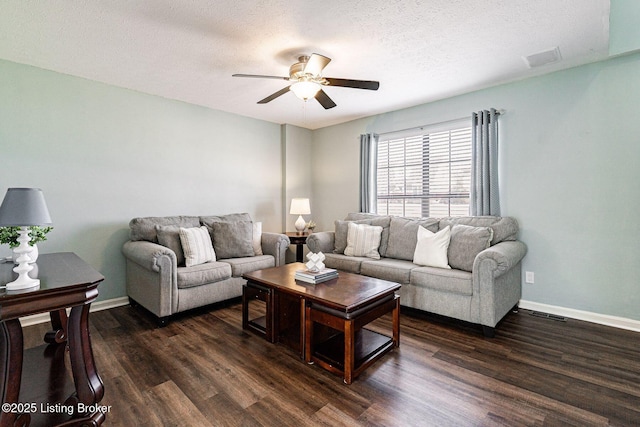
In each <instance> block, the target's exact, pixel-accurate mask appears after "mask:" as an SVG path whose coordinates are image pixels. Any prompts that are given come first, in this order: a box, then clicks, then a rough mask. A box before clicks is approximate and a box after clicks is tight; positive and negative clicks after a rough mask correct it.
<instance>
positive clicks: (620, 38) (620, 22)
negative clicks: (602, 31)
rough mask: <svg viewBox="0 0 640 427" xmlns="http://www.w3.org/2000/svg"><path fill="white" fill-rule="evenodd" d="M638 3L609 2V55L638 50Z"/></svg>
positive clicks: (639, 36)
mask: <svg viewBox="0 0 640 427" xmlns="http://www.w3.org/2000/svg"><path fill="white" fill-rule="evenodd" d="M639 23H640V1H638V0H611V9H610V12H609V55H619V54H624V53H628V52H631V51H634V50H639V49H640V24H639Z"/></svg>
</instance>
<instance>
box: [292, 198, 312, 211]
mask: <svg viewBox="0 0 640 427" xmlns="http://www.w3.org/2000/svg"><path fill="white" fill-rule="evenodd" d="M289 213H290V214H291V215H309V214H310V213H311V207H310V205H309V199H291V210H289Z"/></svg>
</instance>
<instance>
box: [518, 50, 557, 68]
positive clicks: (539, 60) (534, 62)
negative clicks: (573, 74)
mask: <svg viewBox="0 0 640 427" xmlns="http://www.w3.org/2000/svg"><path fill="white" fill-rule="evenodd" d="M522 59H524V62H525V63H526V64H527V67H529V68H535V67H541V66H543V65H547V64H551V63H553V62H558V61H560V60H561V59H562V56H560V48H559V47H557V46H556V47H554V48H553V49H549V50H545V51H543V52H538V53H534V54H533V55H529V56H525V57H523V58H522Z"/></svg>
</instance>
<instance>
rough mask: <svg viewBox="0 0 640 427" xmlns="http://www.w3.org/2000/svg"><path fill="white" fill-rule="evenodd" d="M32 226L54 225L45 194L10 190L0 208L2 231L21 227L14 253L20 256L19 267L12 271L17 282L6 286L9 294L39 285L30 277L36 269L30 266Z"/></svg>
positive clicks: (17, 260) (29, 189) (25, 190)
mask: <svg viewBox="0 0 640 427" xmlns="http://www.w3.org/2000/svg"><path fill="white" fill-rule="evenodd" d="M32 225H51V217H50V216H49V210H48V209H47V204H46V203H45V201H44V194H43V193H42V190H40V189H39V188H9V189H8V190H7V194H5V196H4V200H3V201H2V205H0V227H20V231H18V234H19V237H18V242H20V245H19V246H18V247H16V248H14V249H13V252H14V253H15V254H16V255H18V258H17V259H16V262H17V263H18V266H17V267H15V268H14V269H13V271H15V272H16V273H18V278H17V279H16V280H14V281H13V282H11V283H7V290H8V291H12V290H18V289H28V288H33V287H36V286H39V285H40V280H39V279H33V278H31V277H29V272H30V271H31V270H32V269H33V266H31V265H30V264H29V256H28V255H27V254H28V253H29V252H31V247H30V246H29V241H30V240H31V237H30V236H29V229H28V228H27V227H29V226H32Z"/></svg>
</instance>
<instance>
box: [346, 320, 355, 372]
mask: <svg viewBox="0 0 640 427" xmlns="http://www.w3.org/2000/svg"><path fill="white" fill-rule="evenodd" d="M355 336H356V334H355V331H354V329H353V320H345V321H344V382H345V383H346V384H351V383H352V382H353V370H354V368H355V348H354V347H355Z"/></svg>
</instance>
